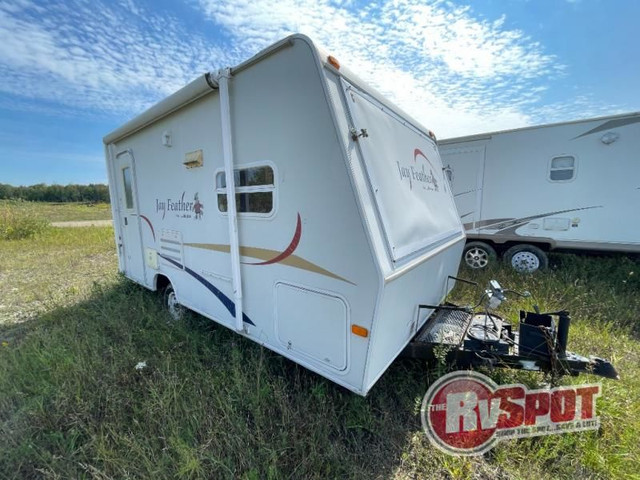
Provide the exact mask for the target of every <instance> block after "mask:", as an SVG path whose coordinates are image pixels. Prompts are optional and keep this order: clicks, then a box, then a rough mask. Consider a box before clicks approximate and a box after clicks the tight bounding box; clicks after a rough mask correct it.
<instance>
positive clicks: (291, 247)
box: [247, 213, 302, 265]
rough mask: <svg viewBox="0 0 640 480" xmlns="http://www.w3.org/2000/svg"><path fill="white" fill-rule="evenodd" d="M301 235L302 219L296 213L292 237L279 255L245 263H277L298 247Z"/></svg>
mask: <svg viewBox="0 0 640 480" xmlns="http://www.w3.org/2000/svg"><path fill="white" fill-rule="evenodd" d="M301 236H302V220H300V214H299V213H298V223H297V225H296V231H295V233H294V234H293V238H292V239H291V243H289V246H288V247H287V248H286V249H285V250H284V252H282V253H281V254H280V255H277V256H275V257H273V258H272V259H271V260H266V261H264V262H258V263H247V265H271V264H272V263H278V262H281V261H282V260H284V259H285V258H287V257H289V256H291V254H292V253H293V252H294V251H295V249H296V248H298V244H299V243H300V237H301Z"/></svg>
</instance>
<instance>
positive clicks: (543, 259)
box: [504, 244, 549, 273]
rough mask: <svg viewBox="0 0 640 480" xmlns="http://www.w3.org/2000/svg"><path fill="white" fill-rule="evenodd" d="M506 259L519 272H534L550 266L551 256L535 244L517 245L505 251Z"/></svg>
mask: <svg viewBox="0 0 640 480" xmlns="http://www.w3.org/2000/svg"><path fill="white" fill-rule="evenodd" d="M504 261H505V262H507V263H508V264H509V265H511V267H512V268H513V269H514V270H516V271H517V272H521V273H533V272H536V271H538V270H544V269H546V268H547V267H548V266H549V258H548V257H547V254H546V253H544V251H542V250H541V249H540V248H538V247H536V246H535V245H527V244H524V245H515V246H513V247H511V248H510V249H509V250H507V251H506V252H504Z"/></svg>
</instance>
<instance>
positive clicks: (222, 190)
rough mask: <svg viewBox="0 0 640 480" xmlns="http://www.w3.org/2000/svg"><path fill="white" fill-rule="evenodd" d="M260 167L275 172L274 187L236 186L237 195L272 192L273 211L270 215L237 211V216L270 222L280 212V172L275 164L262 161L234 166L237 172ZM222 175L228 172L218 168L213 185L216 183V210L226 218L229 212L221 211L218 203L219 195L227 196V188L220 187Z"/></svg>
mask: <svg viewBox="0 0 640 480" xmlns="http://www.w3.org/2000/svg"><path fill="white" fill-rule="evenodd" d="M259 167H268V168H270V169H271V171H272V172H273V185H253V186H250V187H238V186H236V187H235V193H236V195H238V194H239V193H262V192H266V193H268V192H271V194H272V202H271V211H270V212H268V213H262V212H241V211H239V210H237V211H236V214H237V215H238V217H243V218H244V217H246V218H255V219H262V220H268V219H270V218H272V217H273V216H274V215H275V214H276V211H277V210H278V195H277V191H278V170H277V169H276V166H275V164H274V163H273V162H269V161H262V162H252V163H243V164H242V165H234V166H233V170H234V172H235V171H238V170H248V169H250V168H259ZM221 173H222V174H225V175H226V171H225V169H224V168H218V169H216V171H215V172H214V177H213V183H214V190H215V202H216V210H217V211H218V214H220V215H223V216H225V217H226V216H227V215H228V214H229V212H228V211H225V212H223V211H222V210H220V205H219V203H218V195H225V196H226V195H227V188H226V186H225V187H218V175H220V174H221ZM225 180H226V179H225ZM236 207H237V204H236Z"/></svg>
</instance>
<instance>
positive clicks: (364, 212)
mask: <svg viewBox="0 0 640 480" xmlns="http://www.w3.org/2000/svg"><path fill="white" fill-rule="evenodd" d="M104 144H105V153H106V160H107V168H108V172H109V184H110V188H111V190H110V191H111V201H112V207H113V218H114V227H115V235H116V242H117V245H118V253H119V268H120V270H121V271H122V272H123V273H124V274H125V275H126V276H127V277H128V278H130V279H131V280H133V281H135V282H137V283H139V284H141V285H144V286H145V287H147V288H149V289H151V290H156V289H158V290H159V289H163V288H167V289H168V290H167V294H166V299H167V302H168V306H169V307H170V309H171V310H172V311H173V312H174V313H177V312H179V306H184V307H187V308H189V309H191V310H194V311H196V312H199V313H200V314H202V315H204V316H206V317H208V318H211V319H212V320H215V321H216V322H218V323H220V324H222V325H224V326H227V327H229V328H232V329H235V330H236V331H237V332H238V333H239V334H241V335H243V336H245V337H248V338H250V339H252V340H254V341H256V342H258V343H260V344H262V345H264V346H266V347H268V348H270V349H272V350H274V351H276V352H279V353H281V354H282V355H284V356H286V357H288V358H290V359H292V360H293V361H295V362H297V363H299V364H301V365H303V366H305V367H307V368H309V369H310V370H313V371H315V372H317V373H319V374H321V375H323V376H325V377H327V378H329V379H331V380H332V381H334V382H336V383H338V384H340V385H343V386H344V387H346V388H348V389H350V390H352V391H354V392H356V393H359V394H362V395H364V394H366V393H367V392H368V391H369V390H370V389H371V387H372V386H373V385H374V383H375V382H376V380H378V378H379V377H380V376H381V375H382V374H383V373H384V371H385V370H386V369H387V367H388V366H389V365H390V364H391V362H392V361H393V360H394V359H395V358H396V357H397V356H398V354H399V353H400V352H401V351H402V350H403V349H404V348H405V346H406V345H407V343H408V342H409V341H410V340H411V339H412V338H413V337H414V335H415V334H416V332H417V331H418V329H419V328H420V327H421V326H422V325H423V324H424V323H425V321H426V320H427V318H428V317H429V314H430V313H431V312H432V311H433V309H429V308H424V307H423V308H421V307H420V305H421V304H434V305H437V304H439V302H440V301H441V300H442V299H443V298H444V297H445V296H446V294H447V293H448V289H450V288H449V287H451V286H452V285H453V282H450V281H449V282H448V281H447V277H448V276H450V275H455V274H456V272H457V269H458V266H459V262H460V258H461V254H462V249H463V247H464V243H465V235H464V230H463V227H462V223H461V222H460V219H459V216H458V214H457V211H456V209H455V204H454V200H453V196H452V194H451V192H450V190H449V186H448V184H447V182H446V180H445V179H444V177H443V171H442V164H441V162H440V157H439V155H438V150H437V147H436V143H435V140H434V136H433V134H432V133H431V132H430V131H429V130H427V129H425V128H424V127H422V126H421V125H420V124H419V123H418V122H416V121H415V120H413V119H412V118H410V117H409V116H408V115H406V114H405V113H403V112H402V111H401V110H400V109H399V108H397V107H396V106H394V105H393V104H391V103H390V102H389V101H387V100H386V99H384V98H383V97H382V96H381V95H379V94H378V93H376V92H375V91H374V90H372V89H371V88H370V87H368V86H367V85H366V84H365V83H364V82H362V81H361V80H360V79H358V77H357V76H355V75H354V74H353V73H352V72H350V71H349V70H348V69H347V68H346V67H344V66H343V65H341V64H340V63H338V60H336V59H335V58H334V57H332V56H328V55H326V54H325V53H323V52H322V51H321V50H319V49H318V48H316V47H315V46H314V44H313V43H312V42H311V41H310V40H309V39H308V38H306V37H304V36H300V35H294V36H291V37H288V38H286V39H284V40H282V41H280V42H278V43H276V44H275V45H273V46H271V47H269V48H267V49H266V50H264V51H262V52H260V53H259V54H258V55H256V56H255V57H253V58H251V59H249V60H248V61H246V62H244V63H241V64H240V65H238V66H236V67H233V68H230V69H225V70H221V71H220V72H218V73H217V74H206V75H203V76H202V77H200V78H198V79H197V80H195V81H194V82H192V83H190V84H189V85H187V86H186V87H184V88H183V89H181V90H179V91H178V92H176V93H175V94H173V95H172V96H170V97H168V98H167V99H165V100H163V101H162V102H160V103H159V104H157V105H156V106H154V107H152V108H151V109H150V110H148V111H146V112H145V113H143V114H141V115H140V116H139V117H137V118H135V119H133V120H132V121H130V122H129V123H127V124H125V125H124V126H122V127H121V128H118V129H117V130H115V131H114V132H112V133H110V134H109V135H107V136H106V137H105V138H104ZM230 178H232V179H234V181H228V179H230Z"/></svg>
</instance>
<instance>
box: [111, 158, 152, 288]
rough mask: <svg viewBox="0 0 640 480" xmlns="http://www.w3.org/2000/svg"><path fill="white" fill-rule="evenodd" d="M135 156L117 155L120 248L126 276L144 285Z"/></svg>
mask: <svg viewBox="0 0 640 480" xmlns="http://www.w3.org/2000/svg"><path fill="white" fill-rule="evenodd" d="M135 178H136V176H135V164H134V160H133V155H132V154H131V152H130V151H129V150H125V151H123V152H120V153H118V154H117V155H116V185H117V192H118V217H119V218H117V219H114V220H115V221H118V222H119V224H120V237H121V238H120V244H121V245H120V248H121V249H122V258H123V259H124V273H125V275H126V276H127V277H129V278H131V279H132V280H136V281H138V282H142V283H144V281H145V279H144V273H145V272H144V264H143V258H144V254H143V251H142V240H141V233H140V217H139V215H138V195H137V190H136V181H135Z"/></svg>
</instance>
